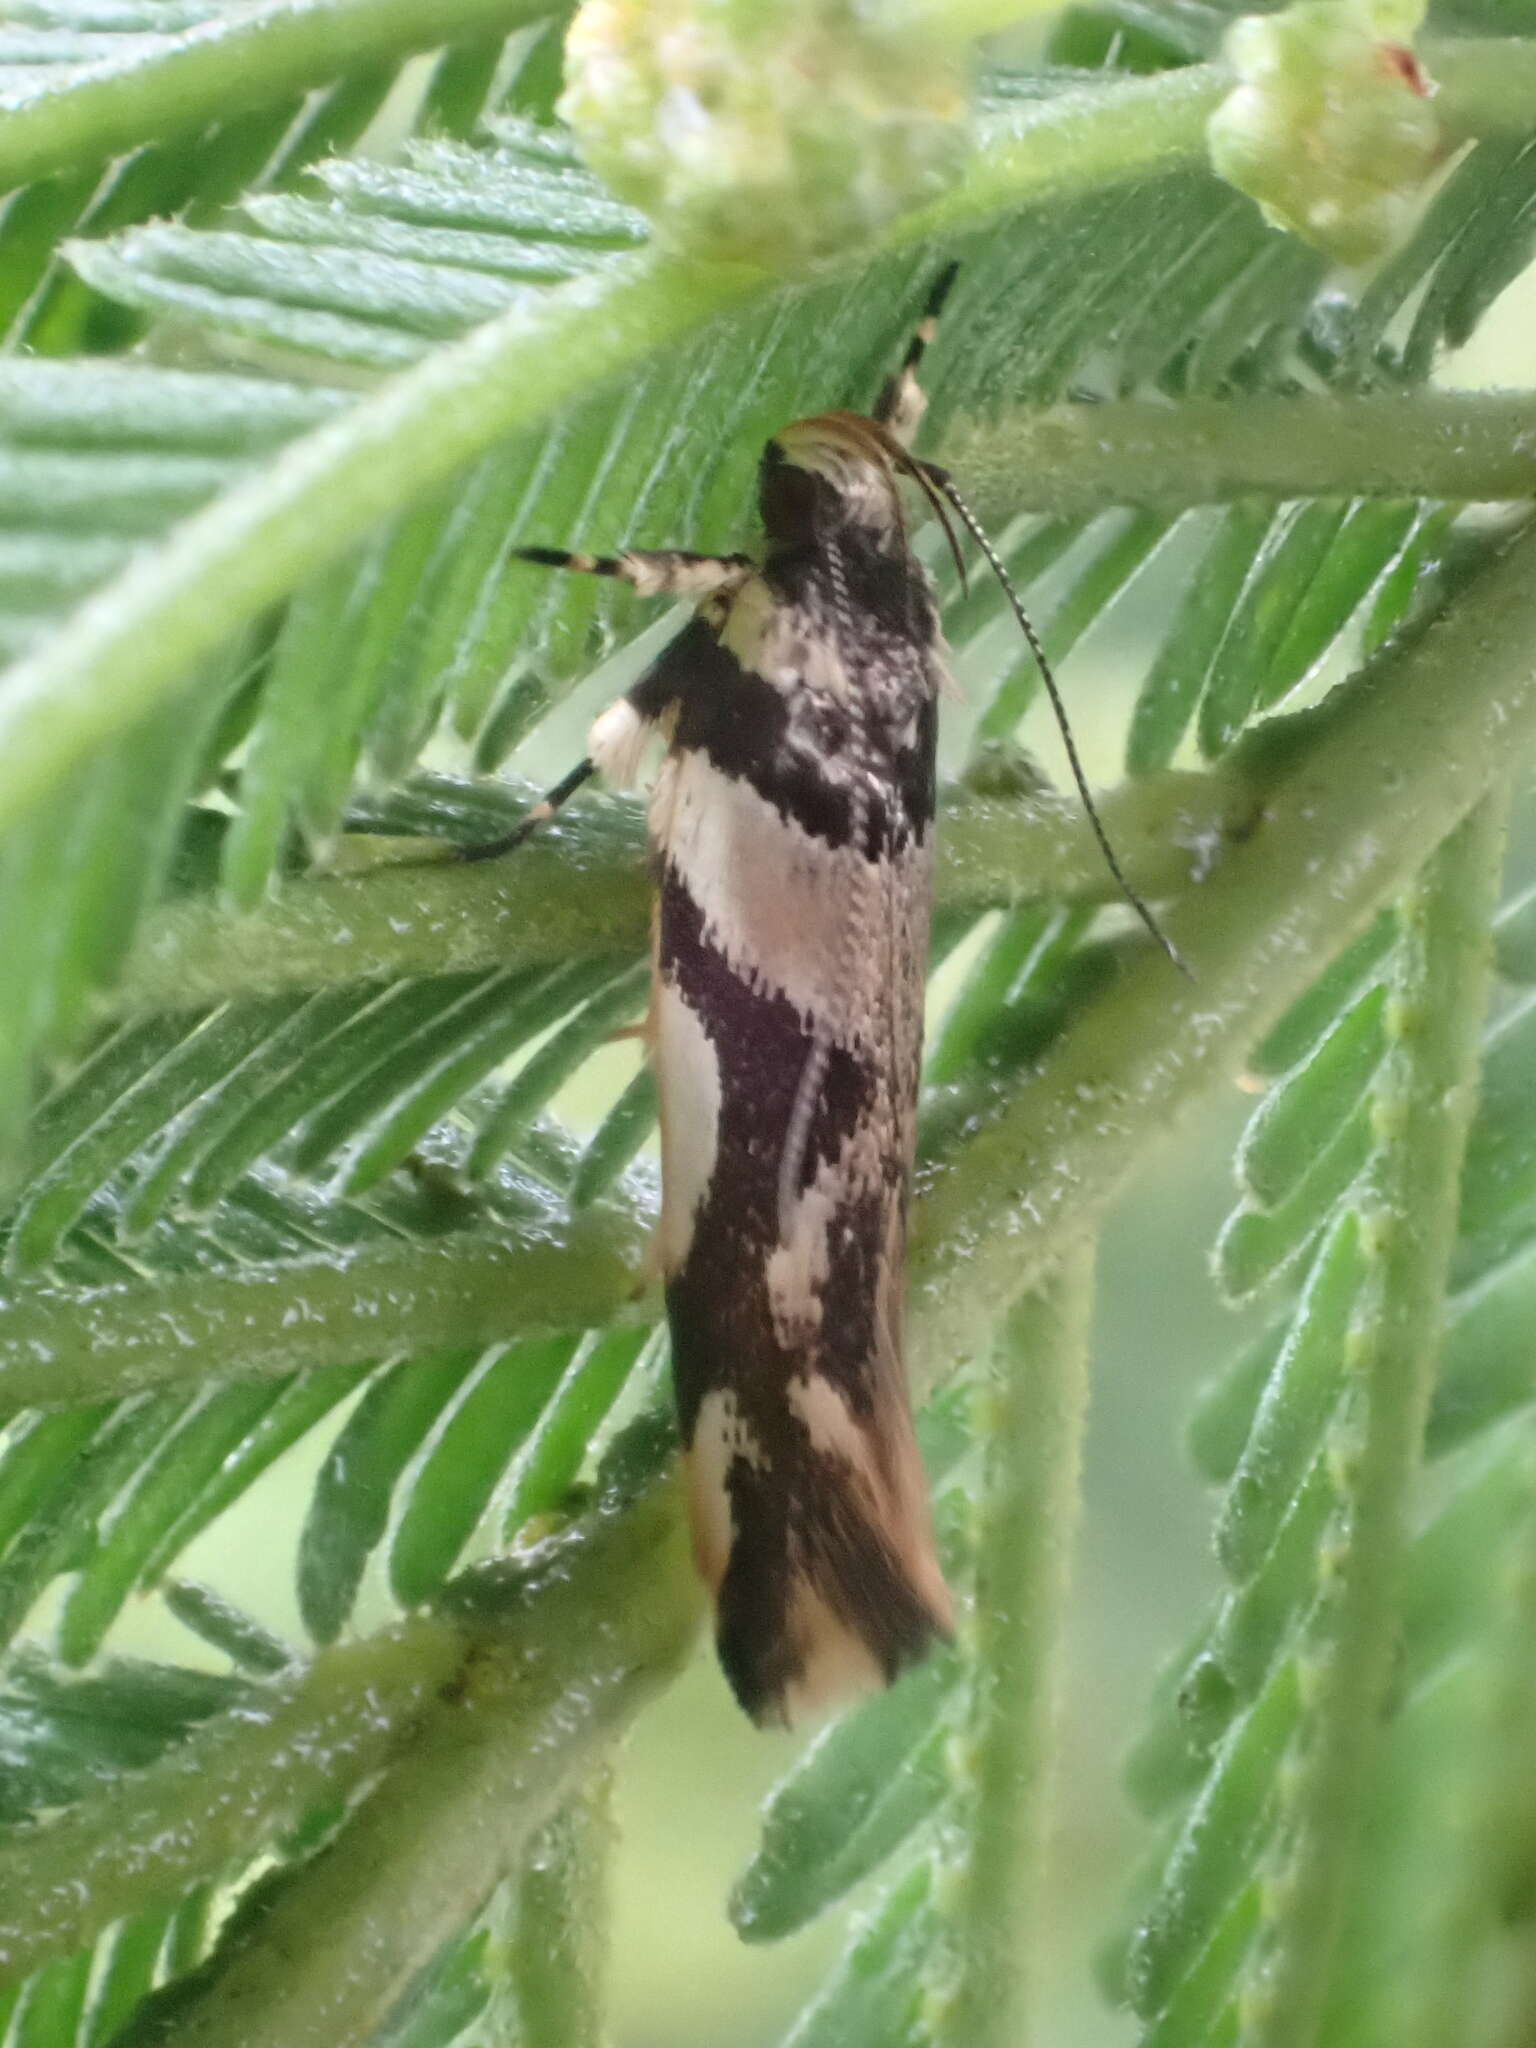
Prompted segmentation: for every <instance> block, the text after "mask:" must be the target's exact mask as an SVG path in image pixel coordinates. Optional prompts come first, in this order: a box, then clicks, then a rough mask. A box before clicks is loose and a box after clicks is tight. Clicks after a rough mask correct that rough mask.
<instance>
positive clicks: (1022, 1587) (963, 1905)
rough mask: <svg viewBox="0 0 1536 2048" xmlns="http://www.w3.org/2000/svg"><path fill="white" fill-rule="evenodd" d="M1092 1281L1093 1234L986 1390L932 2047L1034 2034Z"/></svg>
mask: <svg viewBox="0 0 1536 2048" xmlns="http://www.w3.org/2000/svg"><path fill="white" fill-rule="evenodd" d="M1092 1282H1093V1247H1092V1244H1091V1242H1090V1241H1088V1240H1084V1241H1083V1242H1082V1243H1080V1244H1077V1245H1073V1246H1071V1247H1069V1248H1068V1249H1067V1250H1066V1251H1065V1252H1064V1253H1063V1255H1062V1258H1061V1261H1060V1263H1059V1264H1058V1266H1057V1267H1056V1269H1055V1271H1054V1273H1053V1274H1052V1275H1051V1276H1050V1277H1049V1278H1048V1279H1047V1280H1046V1281H1045V1282H1044V1283H1043V1284H1042V1285H1041V1286H1040V1287H1039V1288H1038V1289H1037V1290H1035V1291H1034V1292H1032V1293H1029V1294H1026V1295H1025V1296H1024V1297H1023V1298H1022V1299H1021V1300H1020V1301H1019V1302H1018V1304H1017V1305H1016V1306H1015V1307H1014V1308H1013V1309H1012V1310H1011V1311H1010V1312H1009V1314H1008V1315H1007V1316H1006V1317H1005V1318H1004V1320H1003V1324H1002V1328H1001V1331H1000V1334H999V1338H998V1342H997V1344H996V1345H995V1347H994V1350H993V1354H992V1356H993V1369H992V1373H991V1376H990V1379H989V1381H988V1383H987V1385H986V1387H985V1388H984V1390H983V1392H982V1394H981V1396H980V1398H981V1400H982V1401H983V1403H984V1404H985V1407H984V1413H985V1416H986V1420H985V1423H984V1425H983V1427H982V1429H981V1440H982V1442H983V1443H984V1444H985V1445H986V1465H985V1473H984V1477H983V1480H982V1493H981V1502H980V1509H979V1516H980V1525H979V1528H978V1532H977V1550H976V1619H975V1642H974V1656H975V1676H974V1681H973V1700H972V1705H971V1711H970V1717H969V1722H968V1725H967V1727H966V1728H965V1730H964V1731H963V1733H962V1735H961V1738H960V1740H961V1745H962V1749H961V1754H962V1757H963V1780H962V1782H961V1784H960V1786H959V1788H958V1789H959V1793H960V1800H961V1811H962V1812H963V1814H964V1816H965V1835H964V1841H963V1845H962V1847H961V1850H960V1855H961V1865H960V1869H959V1872H958V1873H957V1879H956V1886H955V1890H954V1892H953V1893H952V1894H951V1896H952V1897H953V1899H954V1904H953V1907H952V1909H951V1913H950V1915H949V1922H950V1926H949V1945H950V1948H951V1950H952V1954H953V1970H954V1976H953V1981H952V1982H949V1983H946V1984H945V1985H944V1987H943V1990H942V1993H941V1996H940V1998H939V1999H938V2000H937V2001H936V2004H937V2008H938V2012H937V2024H936V2025H935V2026H934V2039H935V2042H936V2043H938V2044H943V2048H1024V2044H1025V2043H1026V2042H1027V2041H1028V2040H1029V2039H1030V2012H1031V2006H1032V2003H1033V1995H1034V1990H1035V1987H1034V1984H1033V1981H1032V1980H1033V1971H1034V1958H1035V1957H1036V1956H1037V1955H1038V1953H1039V1949H1040V1938H1041V1929H1040V1924H1039V1921H1040V1912H1041V1905H1042V1897H1043V1890H1044V1876H1045V1843H1046V1832H1047V1827H1048V1822H1049V1803H1050V1775H1051V1757H1052V1749H1053V1738H1052V1722H1053V1719H1054V1716H1055V1713H1056V1709H1057V1705H1058V1701H1057V1697H1056V1694H1057V1688H1058V1681H1059V1668H1058V1667H1059V1649H1060V1636H1061V1623H1062V1616H1063V1611H1064V1608H1065V1604H1066V1591H1067V1579H1068V1572H1069V1567H1070V1560H1071V1551H1072V1543H1073V1537H1074V1533H1075V1524H1076V1520H1077V1511H1078V1483H1079V1469H1080V1466H1081V1463H1082V1435H1083V1422H1084V1418H1085V1415H1086V1413H1087V1405H1088V1327H1089V1318H1090V1307H1091V1299H1092Z"/></svg>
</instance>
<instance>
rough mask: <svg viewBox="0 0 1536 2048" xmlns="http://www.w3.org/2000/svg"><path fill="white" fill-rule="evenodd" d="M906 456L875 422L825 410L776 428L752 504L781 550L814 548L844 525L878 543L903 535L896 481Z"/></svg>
mask: <svg viewBox="0 0 1536 2048" xmlns="http://www.w3.org/2000/svg"><path fill="white" fill-rule="evenodd" d="M906 464H907V457H906V451H905V450H904V449H903V448H902V447H901V445H900V444H899V443H898V442H895V441H893V440H892V438H891V436H890V435H889V434H888V433H887V432H886V431H885V429H884V428H883V427H881V426H879V425H878V424H877V423H876V422H875V421H874V420H871V419H866V418H865V417H864V415H863V414H862V413H856V412H823V413H817V414H815V415H814V416H813V417H812V418H810V419H804V420H795V421H794V422H793V423H792V424H791V425H789V426H787V427H781V428H780V429H779V431H778V433H776V434H775V435H774V437H773V439H772V440H771V441H770V442H769V443H768V445H767V446H766V447H765V448H764V450H763V461H762V468H761V472H760V480H759V485H758V500H759V506H760V509H761V512H762V517H763V527H764V530H765V532H766V533H767V536H768V538H769V540H770V541H775V542H778V543H779V544H780V545H787V546H796V545H805V544H809V545H816V544H817V543H819V542H821V541H824V540H825V539H826V538H827V536H828V535H829V534H832V533H835V532H837V531H839V530H846V529H848V528H850V527H856V528H859V529H861V530H862V531H863V532H864V533H866V534H867V535H869V536H871V537H872V538H875V539H880V540H883V539H885V538H886V537H887V536H889V535H892V534H897V535H900V534H901V533H902V532H903V523H902V516H901V495H900V487H899V485H898V483H897V476H898V474H899V471H900V470H901V469H902V468H905V467H906Z"/></svg>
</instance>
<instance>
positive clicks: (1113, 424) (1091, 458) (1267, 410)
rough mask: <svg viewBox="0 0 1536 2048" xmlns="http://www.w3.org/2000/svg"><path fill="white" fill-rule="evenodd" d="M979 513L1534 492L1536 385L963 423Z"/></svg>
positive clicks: (969, 480)
mask: <svg viewBox="0 0 1536 2048" xmlns="http://www.w3.org/2000/svg"><path fill="white" fill-rule="evenodd" d="M940 452H941V456H942V459H943V462H944V464H945V467H946V468H948V469H952V470H953V471H954V472H955V474H956V476H958V477H961V478H963V479H964V483H965V491H966V496H967V497H968V498H970V499H971V500H972V502H973V503H974V504H975V506H976V508H977V510H978V511H979V512H980V513H981V515H982V516H983V518H1000V517H1006V516H1011V515H1013V514H1014V513H1016V512H1018V511H1020V510H1026V509H1027V510H1033V511H1039V512H1047V513H1051V514H1053V515H1054V516H1056V517H1063V518H1075V517H1077V516H1079V515H1081V514H1084V513H1090V512H1097V511H1100V510H1102V509H1103V507H1104V506H1105V505H1150V506H1156V507H1159V508H1160V509H1163V510H1168V509H1171V508H1174V507H1178V506H1185V505H1205V504H1215V503H1219V502H1222V501H1224V500H1227V499H1231V498H1241V497H1247V496H1250V495H1251V496H1258V497H1274V498H1305V497H1313V496H1322V495H1327V494H1330V493H1337V494H1338V495H1341V496H1347V497H1354V498H1361V497H1384V498H1395V497H1426V498H1447V499H1469V500H1477V501H1486V500H1489V499H1509V498H1527V497H1532V496H1536V395H1533V394H1532V393H1530V392H1527V391H1417V392H1414V393H1413V394H1412V396H1408V395H1406V394H1399V393H1393V394H1390V395H1388V396H1383V397H1371V398H1277V397H1270V396H1267V395H1264V394H1255V395H1254V396H1251V397H1245V398H1234V399H1217V398H1186V399H1183V400H1181V401H1180V403H1179V404H1178V405H1157V404H1153V403H1152V402H1150V401H1149V400H1144V399H1134V398H1132V399H1124V400H1121V401H1118V402H1111V403H1109V404H1106V405H1059V406H1052V407H1050V408H1049V409H1046V410H1039V409H1036V410H1033V411H1031V410H1028V409H1025V408H1020V409H1018V410H1016V411H1013V412H1005V413H1003V414H1002V415H1001V417H999V418H997V419H989V420H987V421H986V422H985V424H983V423H982V422H980V421H976V420H971V421H966V422H963V423H962V424H960V425H959V426H956V427H954V428H952V429H951V430H950V433H949V434H948V436H947V437H946V439H945V442H944V446H943V449H942V450H941V451H940Z"/></svg>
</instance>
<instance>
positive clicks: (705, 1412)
mask: <svg viewBox="0 0 1536 2048" xmlns="http://www.w3.org/2000/svg"><path fill="white" fill-rule="evenodd" d="M738 1458H741V1459H743V1460H744V1461H745V1462H746V1463H747V1464H749V1465H750V1466H751V1467H752V1469H753V1471H755V1472H765V1471H766V1470H767V1469H768V1460H767V1457H766V1456H765V1455H764V1452H763V1448H762V1445H761V1444H759V1442H758V1441H757V1438H756V1437H755V1436H754V1435H753V1434H752V1432H751V1430H750V1429H749V1428H748V1427H747V1425H746V1423H745V1421H744V1420H743V1419H742V1415H741V1411H740V1409H739V1408H738V1407H737V1405H736V1396H735V1395H734V1394H733V1393H732V1392H731V1391H730V1390H729V1388H724V1387H717V1388H714V1389H713V1390H712V1391H711V1392H709V1393H707V1394H706V1395H705V1396H704V1399H703V1400H702V1401H701V1402H700V1404H699V1414H698V1420H697V1421H696V1422H695V1424H694V1430H693V1442H692V1443H691V1444H690V1445H689V1447H688V1513H689V1526H690V1527H691V1529H692V1531H693V1552H694V1557H695V1559H696V1561H697V1563H698V1567H699V1576H700V1577H701V1578H702V1579H703V1581H704V1583H705V1585H706V1586H708V1587H709V1589H710V1592H711V1593H712V1594H715V1593H718V1592H719V1590H720V1582H721V1580H722V1579H723V1578H724V1577H725V1568H726V1566H727V1564H729V1562H730V1556H731V1543H732V1540H733V1536H734V1531H733V1529H732V1526H731V1496H730V1491H729V1488H728V1486H727V1483H726V1482H727V1481H728V1480H729V1478H730V1473H731V1466H732V1465H733V1464H734V1463H735V1461H736V1460H737V1459H738Z"/></svg>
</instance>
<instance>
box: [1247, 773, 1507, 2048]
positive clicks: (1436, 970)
mask: <svg viewBox="0 0 1536 2048" xmlns="http://www.w3.org/2000/svg"><path fill="white" fill-rule="evenodd" d="M1504 817H1505V804H1504V802H1503V801H1502V799H1501V798H1499V797H1494V796H1489V797H1487V798H1485V800H1484V801H1483V802H1482V803H1481V804H1480V805H1479V806H1478V807H1477V808H1476V809H1475V810H1474V811H1473V813H1472V815H1471V816H1470V817H1469V818H1467V819H1466V820H1465V821H1464V822H1463V823H1462V824H1461V825H1460V826H1459V827H1458V828H1457V830H1456V831H1455V832H1454V833H1453V834H1452V835H1451V836H1450V838H1449V839H1448V840H1447V841H1446V843H1445V844H1444V846H1443V847H1442V848H1441V850H1440V851H1439V852H1438V853H1437V854H1436V855H1435V857H1434V859H1433V860H1432V861H1431V862H1430V864H1429V866H1428V867H1427V869H1426V870H1425V873H1424V876H1423V879H1422V881H1421V883H1420V884H1419V886H1418V887H1417V888H1416V889H1415V890H1414V891H1413V892H1412V894H1411V895H1410V896H1409V897H1408V898H1407V900H1406V901H1405V903H1404V905H1403V914H1402V939H1401V941H1400V952H1399V956H1398V959H1399V965H1398V968H1397V972H1396V975H1395V986H1394V990H1393V1001H1392V1007H1391V1015H1390V1018H1389V1027H1388V1028H1389V1032H1390V1035H1391V1038H1392V1040H1393V1043H1392V1045H1391V1049H1390V1050H1389V1053H1388V1057H1387V1063H1386V1066H1385V1068H1384V1071H1383V1074H1382V1076H1381V1078H1380V1080H1379V1082H1378V1084H1377V1090H1376V1094H1375V1115H1376V1121H1377V1128H1378V1131H1379V1134H1380V1151H1379V1154H1378V1158H1377V1163H1376V1168H1375V1172H1374V1175H1373V1186H1372V1190H1371V1194H1370V1196H1369V1198H1368V1207H1367V1209H1366V1213H1365V1223H1366V1229H1365V1238H1364V1242H1365V1245H1366V1248H1367V1252H1368V1256H1369V1258H1370V1260H1371V1271H1370V1272H1369V1273H1368V1277H1367V1295H1366V1300H1365V1303H1364V1305H1363V1306H1362V1308H1361V1309H1359V1310H1358V1311H1357V1314H1356V1322H1355V1328H1354V1330H1353V1333H1352V1342H1351V1366H1352V1369H1353V1370H1352V1382H1351V1384H1350V1385H1349V1386H1348V1387H1347V1388H1346V1392H1345V1399H1344V1403H1343V1407H1342V1410H1341V1415H1340V1419H1339V1421H1338V1422H1337V1423H1336V1424H1335V1426H1334V1439H1333V1446H1334V1447H1333V1454H1332V1459H1331V1462H1332V1465H1333V1467H1334V1469H1335V1471H1336V1472H1337V1474H1338V1484H1339V1489H1340V1495H1341V1514H1342V1524H1343V1526H1342V1533H1341V1540H1340V1542H1339V1544H1338V1545H1337V1546H1336V1550H1335V1562H1334V1564H1333V1566H1332V1568H1331V1569H1330V1571H1329V1573H1328V1575H1327V1579H1326V1580H1325V1584H1324V1591H1323V1597H1322V1601H1321V1604H1320V1609H1319V1614H1318V1616H1317V1617H1316V1619H1315V1620H1314V1622H1313V1624H1312V1627H1311V1630H1310V1641H1309V1644H1308V1646H1307V1649H1306V1650H1305V1652H1304V1653H1303V1662H1304V1668H1303V1677H1302V1695H1303V1699H1304V1700H1305V1702H1306V1706H1305V1709H1304V1712H1303V1717H1302V1721H1301V1724H1300V1728H1299V1731H1298V1743H1299V1763H1298V1766H1297V1771H1296V1775H1295V1778H1294V1780H1293V1782H1292V1787H1291V1790H1290V1795H1289V1797H1288V1798H1287V1799H1286V1801H1285V1808H1286V1810H1285V1812H1284V1814H1283V1817H1282V1822H1281V1842H1282V1856H1283V1861H1282V1865H1281V1868H1280V1870H1279V1871H1278V1873H1277V1874H1276V1875H1275V1876H1274V1878H1273V1879H1272V1880H1271V1882H1270V1884H1269V1885H1268V1886H1267V1887H1266V1904H1265V1912H1264V1918H1263V1922H1262V1924H1261V1928H1260V1932H1259V1936H1258V1944H1257V1955H1256V1962H1255V1966H1254V1968H1253V1973H1252V1976H1251V1979H1250V1982H1249V1985H1248V1988H1247V1992H1246V1995H1245V2000H1244V2005H1245V2010H1246V2012H1247V2015H1248V2026H1249V2030H1250V2038H1251V2039H1252V2041H1253V2043H1254V2048H1310V2044H1311V2043H1312V2042H1313V2041H1314V2040H1315V2039H1316V2037H1317V2029H1318V2025H1319V2022H1320V2019H1321V2015H1322V2010H1323V2003H1324V1999H1325V1996H1326V1991H1327V1983H1328V1970H1329V1964H1330V1962H1331V1959H1332V1955H1333V1949H1334V1943H1335V1941H1336V1939H1337V1935H1338V1930H1339V1923H1340V1919H1341V1916H1342V1914H1343V1911H1344V1906H1345V1902H1346V1899H1347V1897H1348V1892H1349V1885H1350V1881H1351V1877H1352V1874H1353V1871H1354V1867H1355V1860H1356V1855H1357V1851H1358V1846H1359V1831H1360V1824H1361V1818H1362V1815H1363V1812H1364V1804H1365V1796H1366V1789H1367V1784H1368V1775H1369V1767H1370V1764H1371V1761H1372V1758H1373V1756H1374V1755H1375V1752H1376V1748H1377V1743H1378V1739H1379V1734H1380V1728H1381V1718H1382V1703H1383V1700H1384V1698H1385V1695H1386V1690H1387V1685H1388V1681H1389V1679H1390V1676H1391V1670H1392V1660H1393V1653H1394V1649H1395V1645H1396V1633H1397V1628H1398V1619H1399V1616H1398V1600H1397V1595H1398V1585H1399V1579H1400V1576H1401V1561H1402V1555H1403V1549H1404V1541H1405V1521H1406V1509H1407V1502H1408V1494H1409V1487H1410V1484H1411V1482H1412V1479H1413V1476H1414V1474H1415V1472H1416V1470H1417V1468H1418V1463H1419V1457H1420V1451H1421V1446H1422V1443H1423V1436H1424V1419H1425V1416H1426V1414H1427V1413H1428V1408H1429V1395H1430V1388H1431V1386H1432V1384H1433V1378H1434V1368H1435V1359H1436V1354H1437V1351H1438V1347H1439V1337H1440V1327H1441V1322H1442V1317H1443V1311H1444V1296H1445V1281H1446V1274H1447V1271H1448V1269H1449V1265H1450V1255H1451V1247H1452V1244H1453V1243H1454V1241H1455V1235H1456V1209H1457V1196H1458V1191H1459V1187H1460V1174H1461V1158H1462V1151H1463V1147H1464V1143H1465V1139H1466V1131H1467V1125H1468V1122H1469V1121H1470V1118H1471V1112H1472V1105H1473V1100H1474V1095H1475V1087H1476V1074H1477V1059H1478V1048H1479V1042H1480V1035H1481V1029H1482V1021H1483V1010H1484V1006H1485V1003H1486V999H1487V988H1488V969H1489V964H1490V954H1491V940H1490V936H1489V934H1490V926H1491V922H1492V917H1493V910H1494V906H1495V903H1496V902H1497V893H1498V880H1499V871H1500V863H1501V855H1502V852H1503V842H1504Z"/></svg>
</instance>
